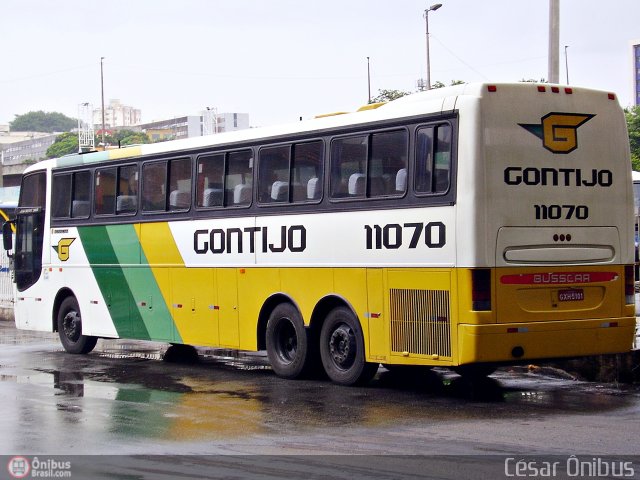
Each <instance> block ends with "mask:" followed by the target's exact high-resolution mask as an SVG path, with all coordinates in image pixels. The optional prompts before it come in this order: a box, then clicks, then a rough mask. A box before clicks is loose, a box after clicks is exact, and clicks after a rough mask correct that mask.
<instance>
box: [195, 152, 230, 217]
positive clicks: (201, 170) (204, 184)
mask: <svg viewBox="0 0 640 480" xmlns="http://www.w3.org/2000/svg"><path fill="white" fill-rule="evenodd" d="M197 168H198V177H197V179H196V185H197V188H196V199H197V200H196V202H197V203H196V205H197V206H198V207H221V206H222V205H223V200H224V154H223V153H221V154H217V155H207V156H204V157H201V158H199V159H198V166H197Z"/></svg>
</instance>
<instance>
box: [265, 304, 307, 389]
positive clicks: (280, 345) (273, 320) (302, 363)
mask: <svg viewBox="0 0 640 480" xmlns="http://www.w3.org/2000/svg"><path fill="white" fill-rule="evenodd" d="M266 343H267V356H268V357H269V362H270V363H271V368H273V371H274V372H275V373H276V375H278V376H280V377H283V378H300V377H301V376H302V375H304V374H305V373H306V370H307V362H308V339H307V331H306V329H305V328H304V322H303V320H302V316H301V315H300V313H299V312H298V309H297V308H296V307H294V306H293V305H292V304H290V303H281V304H280V305H278V306H277V307H276V308H274V310H273V312H271V315H270V316H269V320H268V321H267V332H266Z"/></svg>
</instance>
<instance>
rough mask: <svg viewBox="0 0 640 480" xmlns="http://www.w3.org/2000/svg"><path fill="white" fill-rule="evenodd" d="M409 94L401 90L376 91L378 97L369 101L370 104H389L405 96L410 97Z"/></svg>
mask: <svg viewBox="0 0 640 480" xmlns="http://www.w3.org/2000/svg"><path fill="white" fill-rule="evenodd" d="M410 94H411V92H405V91H402V90H386V89H382V90H378V96H377V97H374V98H372V99H371V103H380V102H390V101H392V100H396V99H398V98H400V97H404V96H405V95H410Z"/></svg>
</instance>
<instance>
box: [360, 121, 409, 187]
mask: <svg viewBox="0 0 640 480" xmlns="http://www.w3.org/2000/svg"><path fill="white" fill-rule="evenodd" d="M408 148H409V138H408V135H407V132H406V130H397V131H393V132H381V133H374V134H373V135H371V159H370V161H369V168H368V169H367V174H368V176H369V178H368V182H367V184H368V192H367V196H368V197H382V196H387V195H397V194H404V192H405V190H406V184H405V185H402V183H398V182H397V179H398V174H399V172H401V170H403V171H404V172H406V169H407V157H408ZM400 175H402V173H400ZM398 187H400V188H398Z"/></svg>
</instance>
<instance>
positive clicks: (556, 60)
mask: <svg viewBox="0 0 640 480" xmlns="http://www.w3.org/2000/svg"><path fill="white" fill-rule="evenodd" d="M559 64H560V0H549V75H548V79H547V80H548V81H549V83H560V72H559V70H560V67H559Z"/></svg>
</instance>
